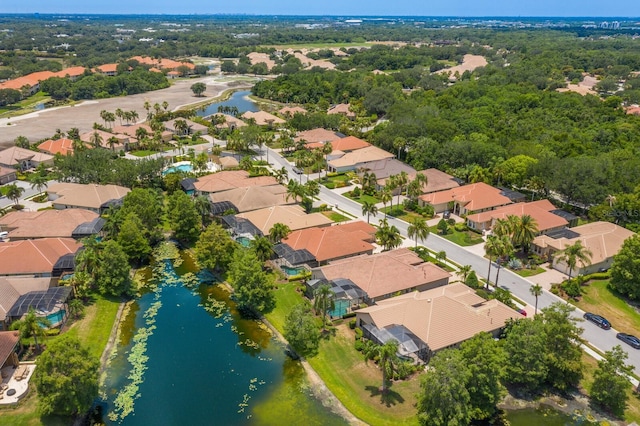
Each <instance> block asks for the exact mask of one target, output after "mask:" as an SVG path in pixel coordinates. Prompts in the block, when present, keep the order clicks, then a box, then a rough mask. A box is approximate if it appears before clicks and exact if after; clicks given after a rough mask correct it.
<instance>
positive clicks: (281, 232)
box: [269, 223, 291, 243]
mask: <svg viewBox="0 0 640 426" xmlns="http://www.w3.org/2000/svg"><path fill="white" fill-rule="evenodd" d="M290 233H291V229H290V228H289V227H288V226H287V225H285V224H284V223H274V224H273V226H272V227H271V229H269V239H270V240H271V241H273V242H274V243H279V242H280V241H281V240H282V239H283V238H287V236H289V234H290Z"/></svg>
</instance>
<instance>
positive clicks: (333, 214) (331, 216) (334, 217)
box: [322, 211, 351, 222]
mask: <svg viewBox="0 0 640 426" xmlns="http://www.w3.org/2000/svg"><path fill="white" fill-rule="evenodd" d="M322 214H323V215H325V216H326V217H328V218H329V219H331V220H332V221H334V222H346V221H347V220H351V218H350V217H348V216H345V215H343V214H340V213H337V212H334V211H326V212H322Z"/></svg>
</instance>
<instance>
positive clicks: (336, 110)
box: [327, 104, 356, 120]
mask: <svg viewBox="0 0 640 426" xmlns="http://www.w3.org/2000/svg"><path fill="white" fill-rule="evenodd" d="M350 108H351V105H349V104H338V105H334V106H332V107H331V108H329V110H328V111H327V114H342V115H344V116H345V117H347V118H350V119H352V120H353V119H354V118H356V113H355V112H353V111H351V109H350Z"/></svg>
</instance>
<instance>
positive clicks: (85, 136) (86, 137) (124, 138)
mask: <svg viewBox="0 0 640 426" xmlns="http://www.w3.org/2000/svg"><path fill="white" fill-rule="evenodd" d="M94 133H98V134H99V135H100V137H101V138H102V142H101V143H100V146H101V147H102V148H106V149H111V146H109V139H111V138H112V137H115V138H116V139H118V143H117V144H114V145H113V149H115V150H118V149H121V148H123V147H124V144H125V142H129V141H130V139H131V138H130V136H128V135H125V134H116V133H111V132H105V131H104V130H99V129H94V130H91V131H90V132H85V133H82V134H81V135H80V140H81V141H82V142H84V143H85V145H86V146H87V148H94V145H93V142H92V141H91V139H92V138H93V135H94Z"/></svg>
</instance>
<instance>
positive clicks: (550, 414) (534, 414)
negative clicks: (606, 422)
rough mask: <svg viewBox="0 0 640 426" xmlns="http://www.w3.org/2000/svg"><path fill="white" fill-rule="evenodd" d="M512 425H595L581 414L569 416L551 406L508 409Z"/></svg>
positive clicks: (508, 417) (508, 418) (508, 416)
mask: <svg viewBox="0 0 640 426" xmlns="http://www.w3.org/2000/svg"><path fill="white" fill-rule="evenodd" d="M507 420H509V422H510V423H511V426H542V425H544V426H575V425H594V424H597V423H590V422H588V421H587V420H585V419H584V418H581V417H579V416H575V417H574V416H568V415H566V414H563V413H560V412H558V411H555V410H553V409H551V408H539V409H535V408H526V409H523V410H513V411H507Z"/></svg>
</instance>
